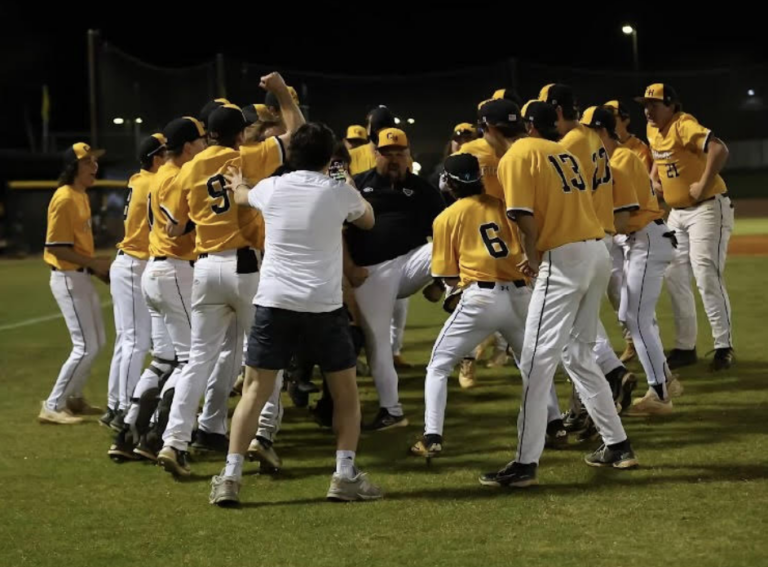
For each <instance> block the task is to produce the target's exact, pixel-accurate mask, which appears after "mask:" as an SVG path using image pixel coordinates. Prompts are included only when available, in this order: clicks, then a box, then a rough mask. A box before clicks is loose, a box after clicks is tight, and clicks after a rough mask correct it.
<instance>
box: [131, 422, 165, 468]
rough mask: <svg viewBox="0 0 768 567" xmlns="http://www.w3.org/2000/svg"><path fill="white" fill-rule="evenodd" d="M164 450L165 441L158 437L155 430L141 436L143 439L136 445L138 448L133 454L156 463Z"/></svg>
mask: <svg viewBox="0 0 768 567" xmlns="http://www.w3.org/2000/svg"><path fill="white" fill-rule="evenodd" d="M162 448H163V440H162V439H161V438H160V437H158V435H157V433H156V432H155V431H154V430H150V431H149V432H148V433H147V434H146V435H142V436H141V439H139V444H138V445H136V448H135V449H134V450H133V452H134V453H135V454H136V455H138V456H139V457H142V458H144V459H147V460H148V461H152V462H155V463H156V462H157V454H158V453H159V452H160V450H161V449H162Z"/></svg>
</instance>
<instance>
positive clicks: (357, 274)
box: [349, 266, 368, 287]
mask: <svg viewBox="0 0 768 567" xmlns="http://www.w3.org/2000/svg"><path fill="white" fill-rule="evenodd" d="M367 279H368V268H363V267H361V266H355V267H354V268H352V270H351V272H350V274H349V283H350V284H352V287H360V286H361V285H363V284H364V283H365V280H367Z"/></svg>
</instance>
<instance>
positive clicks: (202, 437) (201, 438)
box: [192, 429, 229, 455]
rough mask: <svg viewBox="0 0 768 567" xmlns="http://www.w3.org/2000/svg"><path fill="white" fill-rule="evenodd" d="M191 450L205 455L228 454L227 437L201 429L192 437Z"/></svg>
mask: <svg viewBox="0 0 768 567" xmlns="http://www.w3.org/2000/svg"><path fill="white" fill-rule="evenodd" d="M192 438H193V439H194V441H192V448H193V449H194V450H195V451H200V452H205V453H223V454H225V455H226V454H227V453H228V452H229V437H227V436H226V435H222V434H221V433H208V432H207V431H203V430H202V429H198V430H196V431H195V433H194V435H192Z"/></svg>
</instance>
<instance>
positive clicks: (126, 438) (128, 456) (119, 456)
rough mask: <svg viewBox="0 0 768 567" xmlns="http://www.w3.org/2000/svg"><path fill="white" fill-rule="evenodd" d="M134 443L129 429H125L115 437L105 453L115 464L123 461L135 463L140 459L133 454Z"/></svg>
mask: <svg viewBox="0 0 768 567" xmlns="http://www.w3.org/2000/svg"><path fill="white" fill-rule="evenodd" d="M134 449H135V442H134V441H133V435H132V434H131V431H130V429H128V428H125V429H123V430H122V431H121V432H120V433H118V434H117V435H116V436H115V441H114V443H112V446H111V447H110V448H109V451H107V455H109V458H110V459H112V460H113V461H115V462H116V463H122V462H123V461H137V460H139V459H140V458H141V457H140V456H139V455H137V454H136V453H135V452H134Z"/></svg>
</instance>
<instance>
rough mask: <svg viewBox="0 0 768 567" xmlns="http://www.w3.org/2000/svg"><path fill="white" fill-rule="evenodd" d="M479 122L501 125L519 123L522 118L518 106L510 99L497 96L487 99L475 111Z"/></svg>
mask: <svg viewBox="0 0 768 567" xmlns="http://www.w3.org/2000/svg"><path fill="white" fill-rule="evenodd" d="M477 119H478V121H479V122H480V124H484V125H488V126H503V125H512V124H519V123H520V122H521V120H522V116H521V115H520V107H519V106H517V105H516V104H515V103H514V102H512V101H511V100H507V99H504V98H499V99H495V100H489V101H488V102H486V103H485V104H483V105H482V106H481V107H480V109H479V110H478V111H477Z"/></svg>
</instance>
